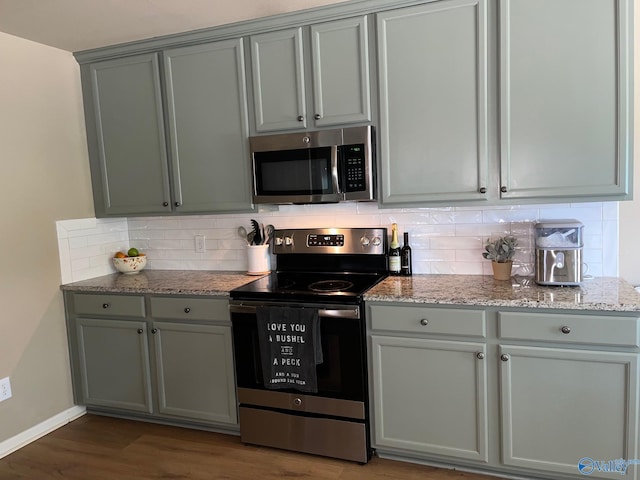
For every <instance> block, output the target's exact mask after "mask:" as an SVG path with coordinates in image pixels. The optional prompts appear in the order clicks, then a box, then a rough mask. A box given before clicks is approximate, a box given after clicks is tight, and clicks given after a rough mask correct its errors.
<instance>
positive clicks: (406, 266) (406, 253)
mask: <svg viewBox="0 0 640 480" xmlns="http://www.w3.org/2000/svg"><path fill="white" fill-rule="evenodd" d="M400 273H401V274H402V275H411V247H410V246H409V232H404V245H402V248H401V249H400Z"/></svg>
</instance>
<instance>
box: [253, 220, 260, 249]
mask: <svg viewBox="0 0 640 480" xmlns="http://www.w3.org/2000/svg"><path fill="white" fill-rule="evenodd" d="M251 226H252V227H253V233H254V236H253V241H252V242H251V244H252V245H261V244H262V234H261V233H260V224H259V223H258V222H257V221H255V220H254V219H253V218H252V219H251Z"/></svg>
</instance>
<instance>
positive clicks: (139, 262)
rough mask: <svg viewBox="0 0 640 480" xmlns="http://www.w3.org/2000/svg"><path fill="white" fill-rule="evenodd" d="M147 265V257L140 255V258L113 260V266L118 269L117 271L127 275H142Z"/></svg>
mask: <svg viewBox="0 0 640 480" xmlns="http://www.w3.org/2000/svg"><path fill="white" fill-rule="evenodd" d="M146 264H147V256H146V255H140V256H139V257H125V258H116V257H114V258H113V266H114V267H116V270H118V271H119V272H122V273H124V274H126V275H133V274H134V273H140V271H141V270H142V269H143V268H144V267H145V265H146Z"/></svg>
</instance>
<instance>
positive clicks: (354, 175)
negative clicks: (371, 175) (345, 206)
mask: <svg viewBox="0 0 640 480" xmlns="http://www.w3.org/2000/svg"><path fill="white" fill-rule="evenodd" d="M339 148H340V150H341V152H340V154H341V158H342V168H343V172H342V174H343V182H342V185H344V191H345V192H361V191H364V190H366V189H367V185H366V170H367V165H366V161H365V151H364V145H362V144H359V145H343V146H341V147H339Z"/></svg>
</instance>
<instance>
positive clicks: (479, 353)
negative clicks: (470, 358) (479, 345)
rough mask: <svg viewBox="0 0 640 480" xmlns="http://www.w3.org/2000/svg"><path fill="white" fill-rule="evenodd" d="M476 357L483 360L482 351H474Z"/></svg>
mask: <svg viewBox="0 0 640 480" xmlns="http://www.w3.org/2000/svg"><path fill="white" fill-rule="evenodd" d="M476 358H477V359H478V360H484V352H478V353H476Z"/></svg>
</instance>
